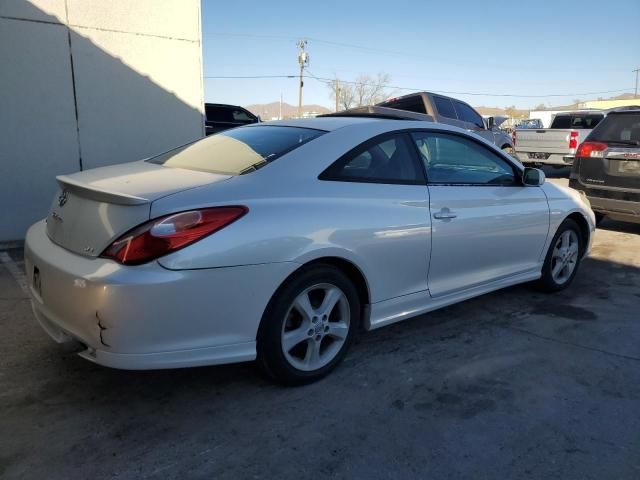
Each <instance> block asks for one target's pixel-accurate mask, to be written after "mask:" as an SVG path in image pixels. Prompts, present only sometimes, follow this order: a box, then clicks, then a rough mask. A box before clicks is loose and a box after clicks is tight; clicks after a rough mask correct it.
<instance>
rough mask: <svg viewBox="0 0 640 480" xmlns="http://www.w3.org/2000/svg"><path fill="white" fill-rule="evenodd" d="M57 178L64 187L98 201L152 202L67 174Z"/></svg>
mask: <svg viewBox="0 0 640 480" xmlns="http://www.w3.org/2000/svg"><path fill="white" fill-rule="evenodd" d="M56 180H57V181H58V183H59V184H60V187H61V188H62V189H64V190H69V191H70V192H73V193H76V194H78V195H80V196H82V197H85V198H90V199H91V200H95V201H97V202H108V203H116V204H118V205H144V204H145V203H149V202H150V200H149V199H147V198H142V197H136V196H134V195H129V194H127V193H120V192H116V191H111V190H106V189H102V188H98V187H93V186H89V185H87V184H86V183H82V182H79V181H77V180H73V179H72V178H71V177H68V176H67V175H59V176H57V177H56Z"/></svg>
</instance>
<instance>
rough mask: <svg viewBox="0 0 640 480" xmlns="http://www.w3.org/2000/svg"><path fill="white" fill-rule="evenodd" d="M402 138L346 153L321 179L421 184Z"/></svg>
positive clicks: (397, 136)
mask: <svg viewBox="0 0 640 480" xmlns="http://www.w3.org/2000/svg"><path fill="white" fill-rule="evenodd" d="M412 148H413V147H412V146H411V145H410V144H409V142H408V141H407V138H406V136H405V135H394V136H392V137H384V138H382V139H381V140H380V141H374V142H372V143H367V144H365V145H364V146H361V147H359V148H357V149H356V150H355V151H353V152H351V153H348V154H347V155H346V156H345V157H343V158H341V159H340V160H338V161H337V162H336V163H334V164H333V165H332V166H331V167H329V168H328V169H327V170H326V171H325V172H324V173H323V174H322V175H321V176H320V178H321V179H324V180H344V181H354V182H357V181H363V182H377V183H410V184H415V183H424V179H423V178H422V175H421V173H420V171H419V166H418V164H417V163H416V161H415V156H414V152H413V151H412Z"/></svg>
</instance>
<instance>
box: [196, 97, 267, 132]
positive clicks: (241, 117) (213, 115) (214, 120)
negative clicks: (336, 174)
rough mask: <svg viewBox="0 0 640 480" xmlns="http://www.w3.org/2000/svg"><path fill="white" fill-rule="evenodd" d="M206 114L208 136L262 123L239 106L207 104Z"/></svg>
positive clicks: (205, 105)
mask: <svg viewBox="0 0 640 480" xmlns="http://www.w3.org/2000/svg"><path fill="white" fill-rule="evenodd" d="M204 113H205V116H206V120H205V131H206V134H207V135H211V134H213V133H218V132H222V131H224V130H228V129H229V128H235V127H241V126H243V125H249V124H251V123H258V122H259V121H260V118H259V117H257V116H256V115H254V114H253V113H251V112H250V111H249V110H247V109H246V108H242V107H239V106H237V105H225V104H222V103H205V104H204Z"/></svg>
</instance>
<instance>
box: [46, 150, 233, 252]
mask: <svg viewBox="0 0 640 480" xmlns="http://www.w3.org/2000/svg"><path fill="white" fill-rule="evenodd" d="M228 178H230V175H223V174H217V173H209V172H201V171H195V170H186V169H180V168H168V167H164V166H162V165H157V164H153V163H148V162H145V161H141V162H133V163H129V164H122V165H113V166H110V167H103V168H96V169H93V170H87V171H85V172H79V173H75V174H73V175H63V176H59V177H57V180H58V183H59V185H60V188H59V190H58V192H57V193H56V195H55V196H54V198H53V202H52V204H51V209H50V212H49V215H48V217H47V235H48V236H49V238H50V239H51V240H52V241H53V242H55V243H56V244H58V245H60V246H61V247H64V248H66V249H67V250H70V251H72V252H75V253H79V254H81V255H86V256H91V257H96V256H98V255H100V254H101V253H102V252H103V251H104V249H105V248H106V247H107V246H108V245H109V244H110V243H111V242H112V241H113V240H114V239H115V238H117V237H118V236H120V235H122V234H123V233H125V232H126V231H128V230H130V229H131V228H133V227H135V226H137V225H139V224H141V223H143V222H145V221H146V220H148V219H149V212H150V209H151V203H152V202H153V201H155V200H157V199H159V198H162V197H165V196H167V195H171V194H173V193H176V192H180V191H183V190H188V189H191V188H195V187H199V186H202V185H206V184H210V183H215V182H220V181H224V180H227V179H228Z"/></svg>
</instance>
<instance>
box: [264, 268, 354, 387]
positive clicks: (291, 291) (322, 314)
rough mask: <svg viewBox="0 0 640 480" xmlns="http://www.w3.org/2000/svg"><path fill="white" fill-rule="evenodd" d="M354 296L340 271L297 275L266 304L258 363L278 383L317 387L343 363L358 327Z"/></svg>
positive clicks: (320, 270)
mask: <svg viewBox="0 0 640 480" xmlns="http://www.w3.org/2000/svg"><path fill="white" fill-rule="evenodd" d="M360 316H361V314H360V301H359V298H358V292H357V291H356V288H355V287H354V285H353V283H352V282H351V281H350V280H349V278H348V277H347V276H346V275H345V274H344V273H342V272H341V271H340V270H339V269H337V268H335V267H333V266H331V265H324V264H318V265H313V266H310V267H307V268H304V269H302V270H301V271H299V272H298V273H297V274H296V275H295V276H294V277H293V278H291V279H289V280H288V281H287V282H286V283H285V284H284V285H283V286H282V287H281V288H280V289H279V290H278V292H276V294H275V295H274V297H273V298H272V299H271V301H270V302H269V306H268V307H267V309H266V311H265V313H264V315H263V318H262V322H261V324H260V328H259V330H258V338H257V354H258V363H259V364H260V365H261V366H262V368H263V369H264V370H265V372H266V373H267V374H268V375H269V376H270V377H271V378H273V379H274V380H275V381H277V382H278V383H282V384H285V385H304V384H307V383H311V382H315V381H317V380H319V379H321V378H322V377H324V376H325V375H327V374H328V373H329V372H330V371H331V370H333V369H334V368H335V367H336V366H337V365H338V363H340V361H341V360H342V359H343V358H344V356H345V354H346V352H347V350H348V349H349V346H350V345H351V343H352V342H353V339H354V337H355V334H356V331H357V329H358V325H359V323H360Z"/></svg>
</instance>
